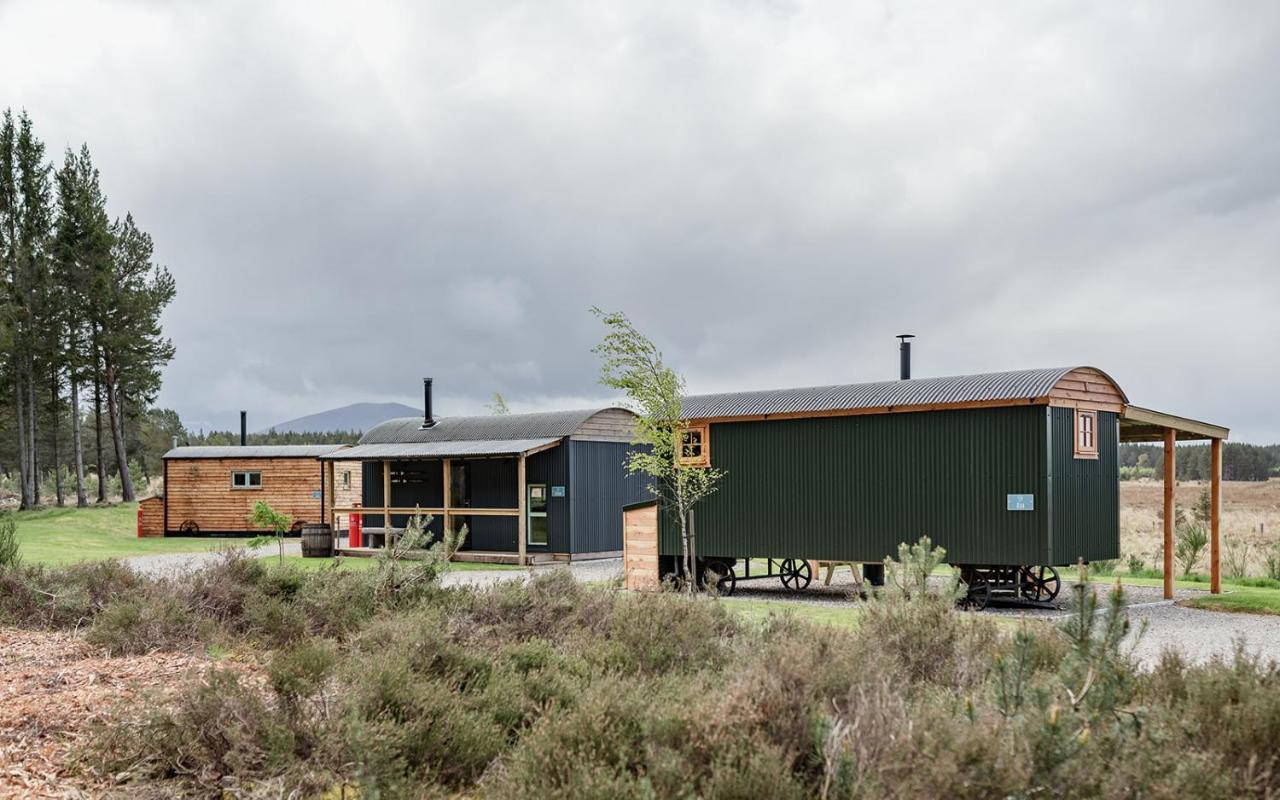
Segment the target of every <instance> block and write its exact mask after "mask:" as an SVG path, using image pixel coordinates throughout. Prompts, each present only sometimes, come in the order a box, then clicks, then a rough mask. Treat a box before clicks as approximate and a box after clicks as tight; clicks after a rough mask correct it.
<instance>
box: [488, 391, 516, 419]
mask: <svg viewBox="0 0 1280 800" xmlns="http://www.w3.org/2000/svg"><path fill="white" fill-rule="evenodd" d="M488 408H489V412H490V413H491V414H495V415H497V416H502V415H503V414H510V413H511V409H510V408H508V407H507V401H506V399H504V398H503V396H502V394H501V393H500V392H494V393H493V402H492V403H490V404H489V405H488Z"/></svg>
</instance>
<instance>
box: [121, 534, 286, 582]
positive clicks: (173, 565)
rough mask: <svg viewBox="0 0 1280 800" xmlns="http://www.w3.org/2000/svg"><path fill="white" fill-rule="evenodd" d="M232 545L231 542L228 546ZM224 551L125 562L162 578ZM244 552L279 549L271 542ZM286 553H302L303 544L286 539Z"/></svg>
mask: <svg viewBox="0 0 1280 800" xmlns="http://www.w3.org/2000/svg"><path fill="white" fill-rule="evenodd" d="M230 546H231V545H230V544H229V545H228V547H230ZM223 552H224V551H223V550H222V549H218V550H210V551H208V552H206V553H160V554H157V555H154V556H134V557H133V558H126V559H125V560H124V563H126V564H128V565H129V566H130V567H132V568H133V569H134V570H135V571H136V572H139V573H141V574H143V575H151V576H154V577H157V578H162V577H169V576H172V575H175V574H177V573H179V572H185V571H187V570H190V569H199V568H200V567H203V566H206V565H208V564H211V563H213V562H214V561H217V560H218V559H220V558H222V554H223ZM243 552H244V553H245V555H251V556H273V555H275V554H276V553H278V552H279V550H278V548H277V547H276V545H274V544H269V545H266V546H265V547H258V548H254V549H252V550H248V549H245V550H244V551H243ZM284 554H285V555H287V556H297V555H302V545H301V544H299V543H298V542H297V541H296V540H293V541H286V542H285V543H284Z"/></svg>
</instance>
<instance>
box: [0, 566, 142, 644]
mask: <svg viewBox="0 0 1280 800" xmlns="http://www.w3.org/2000/svg"><path fill="white" fill-rule="evenodd" d="M143 585H144V581H143V580H142V579H140V578H139V577H138V576H137V575H135V574H134V573H133V572H132V571H131V570H130V569H129V568H128V567H126V566H124V565H123V564H122V563H120V562H119V561H98V562H92V563H86V564H73V565H71V566H67V567H59V568H56V569H51V568H48V567H45V566H43V565H39V564H34V565H32V564H28V565H22V566H19V567H15V568H13V569H7V570H0V620H2V621H4V622H6V623H9V624H13V625H22V626H26V627H50V628H75V627H79V626H81V625H84V624H85V623H88V622H91V621H92V620H93V618H94V617H95V616H96V615H97V614H98V613H99V612H100V611H101V610H102V609H104V608H106V607H107V606H108V605H109V604H110V603H111V602H112V601H113V600H115V599H116V598H118V597H131V596H136V595H137V593H138V592H139V591H140V590H141V587H142V586H143Z"/></svg>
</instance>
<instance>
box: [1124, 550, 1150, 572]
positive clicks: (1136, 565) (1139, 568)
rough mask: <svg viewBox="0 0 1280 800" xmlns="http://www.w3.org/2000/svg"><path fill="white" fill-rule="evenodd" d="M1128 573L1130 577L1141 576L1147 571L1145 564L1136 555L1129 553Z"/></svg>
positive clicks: (1140, 557) (1143, 560) (1141, 558)
mask: <svg viewBox="0 0 1280 800" xmlns="http://www.w3.org/2000/svg"><path fill="white" fill-rule="evenodd" d="M1128 571H1129V574H1130V575H1134V576H1137V575H1141V574H1142V573H1144V572H1146V571H1147V562H1146V559H1144V558H1143V557H1142V556H1140V555H1138V554H1137V553H1130V554H1129V558H1128Z"/></svg>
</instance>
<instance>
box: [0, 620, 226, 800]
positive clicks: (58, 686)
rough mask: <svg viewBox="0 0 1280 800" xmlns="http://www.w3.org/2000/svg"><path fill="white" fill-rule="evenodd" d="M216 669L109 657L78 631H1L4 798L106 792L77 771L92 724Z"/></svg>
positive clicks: (200, 662)
mask: <svg viewBox="0 0 1280 800" xmlns="http://www.w3.org/2000/svg"><path fill="white" fill-rule="evenodd" d="M209 664H210V661H209V660H208V659H207V658H206V657H204V656H203V655H192V654H190V653H174V652H156V653H150V654H147V655H139V656H123V657H107V656H105V655H104V654H103V653H102V651H100V650H97V649H95V648H93V647H90V646H89V645H88V644H86V643H85V642H84V641H83V639H82V638H81V637H80V636H78V635H76V634H74V633H67V632H59V631H33V630H20V629H16V628H0V797H32V798H51V797H53V798H81V797H99V796H102V795H103V794H106V793H107V792H109V791H110V789H111V787H109V786H103V785H95V784H94V783H93V782H92V780H91V779H90V778H88V777H86V776H84V775H77V774H74V773H73V771H72V770H71V769H70V768H69V767H70V764H69V761H70V757H71V754H72V751H73V750H74V749H75V747H76V745H77V744H79V742H80V741H81V740H82V738H83V736H84V735H85V731H86V730H87V728H88V726H89V725H90V723H92V722H94V721H95V720H99V719H101V718H103V717H104V715H106V714H107V713H108V712H109V711H110V710H111V709H112V708H113V707H115V706H116V705H117V704H119V703H121V702H124V701H128V700H131V699H133V698H135V697H137V696H138V695H139V694H146V693H151V692H155V691H156V690H164V689H166V688H170V687H173V686H174V685H176V684H178V683H180V682H181V681H180V680H179V679H181V678H182V677H184V676H186V675H192V674H199V672H202V671H203V670H204V669H206V668H207V667H208V666H209Z"/></svg>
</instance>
